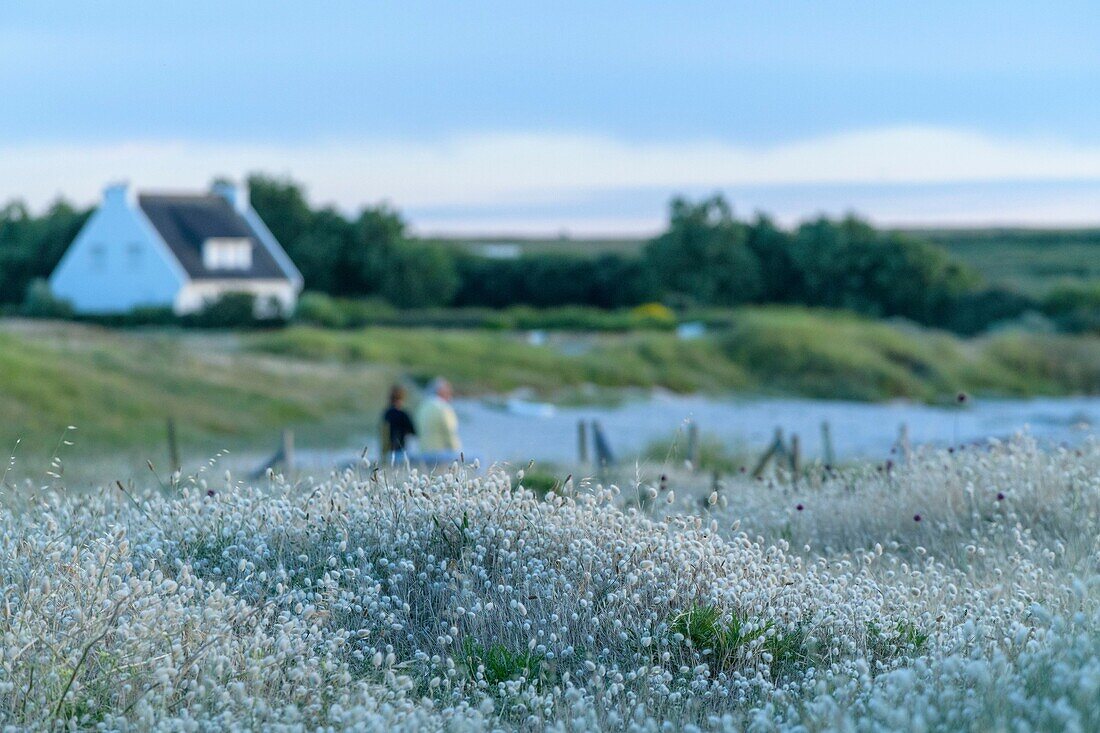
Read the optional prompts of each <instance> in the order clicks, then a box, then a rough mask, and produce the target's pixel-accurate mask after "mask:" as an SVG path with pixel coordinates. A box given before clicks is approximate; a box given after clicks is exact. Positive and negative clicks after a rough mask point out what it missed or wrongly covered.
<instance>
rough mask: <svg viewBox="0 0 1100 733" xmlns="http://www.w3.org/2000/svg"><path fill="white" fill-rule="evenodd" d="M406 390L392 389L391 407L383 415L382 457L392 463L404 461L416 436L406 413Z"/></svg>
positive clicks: (400, 387) (401, 388) (396, 386)
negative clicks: (409, 443)
mask: <svg viewBox="0 0 1100 733" xmlns="http://www.w3.org/2000/svg"><path fill="white" fill-rule="evenodd" d="M405 394H406V393H405V388H404V387H402V386H401V385H400V384H395V385H393V387H391V388H390V405H389V407H387V408H386V411H385V412H384V413H382V455H383V456H385V457H386V458H388V459H389V460H390V462H391V463H396V462H398V461H404V460H405V456H406V450H407V449H408V440H409V436H410V435H416V427H415V426H414V425H413V421H412V418H411V417H409V413H407V412H405Z"/></svg>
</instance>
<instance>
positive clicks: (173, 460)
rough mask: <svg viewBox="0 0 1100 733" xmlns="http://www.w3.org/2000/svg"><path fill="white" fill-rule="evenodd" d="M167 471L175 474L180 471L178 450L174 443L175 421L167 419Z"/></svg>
mask: <svg viewBox="0 0 1100 733" xmlns="http://www.w3.org/2000/svg"><path fill="white" fill-rule="evenodd" d="M168 469H169V470H170V471H172V472H173V473H175V472H176V471H178V470H180V448H179V443H178V442H177V441H176V421H175V420H173V419H172V418H168Z"/></svg>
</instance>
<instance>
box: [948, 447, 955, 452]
mask: <svg viewBox="0 0 1100 733" xmlns="http://www.w3.org/2000/svg"><path fill="white" fill-rule="evenodd" d="M947 452H948V453H954V452H955V446H953V445H949V446H947Z"/></svg>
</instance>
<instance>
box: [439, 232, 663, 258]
mask: <svg viewBox="0 0 1100 733" xmlns="http://www.w3.org/2000/svg"><path fill="white" fill-rule="evenodd" d="M425 241H430V242H432V243H434V244H440V245H443V246H445V247H455V248H458V249H464V250H466V251H468V252H471V253H473V254H489V255H493V254H494V253H496V254H497V256H502V255H504V254H505V253H506V252H508V251H512V252H520V253H523V254H569V255H581V256H588V257H598V256H599V255H603V254H623V255H632V254H636V253H637V252H638V250H640V249H641V248H642V246H643V245H644V244H645V240H643V239H638V238H637V237H585V238H576V239H574V238H572V237H506V236H492V237H432V238H430V239H426V240H425Z"/></svg>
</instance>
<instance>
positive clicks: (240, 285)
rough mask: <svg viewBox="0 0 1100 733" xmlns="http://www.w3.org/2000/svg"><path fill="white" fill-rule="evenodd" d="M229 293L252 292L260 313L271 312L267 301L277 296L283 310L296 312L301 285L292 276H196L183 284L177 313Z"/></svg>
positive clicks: (177, 297) (201, 305) (197, 307)
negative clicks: (231, 278) (245, 277)
mask: <svg viewBox="0 0 1100 733" xmlns="http://www.w3.org/2000/svg"><path fill="white" fill-rule="evenodd" d="M226 293H251V294H252V295H255V296H256V308H257V315H260V316H270V315H275V314H273V313H268V312H264V311H263V310H262V309H263V308H264V306H265V304H266V302H267V301H269V300H270V299H272V298H274V299H275V300H276V301H277V302H278V303H279V308H280V309H281V311H282V312H283V314H289V313H291V312H293V310H294V305H295V302H296V301H297V296H298V288H297V286H296V285H295V284H294V283H292V282H290V281H288V280H192V281H191V282H189V283H187V284H186V285H184V286H183V287H182V288H180V291H179V294H178V295H177V296H176V301H175V304H174V306H173V307H174V309H175V311H176V313H178V314H180V315H182V314H184V313H193V312H195V311H197V310H200V309H201V308H202V307H203V305H204V304H205V303H206V302H207V301H212V300H217V299H218V297H220V296H222V295H224V294H226Z"/></svg>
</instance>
